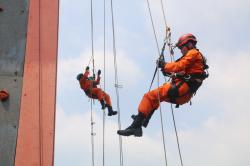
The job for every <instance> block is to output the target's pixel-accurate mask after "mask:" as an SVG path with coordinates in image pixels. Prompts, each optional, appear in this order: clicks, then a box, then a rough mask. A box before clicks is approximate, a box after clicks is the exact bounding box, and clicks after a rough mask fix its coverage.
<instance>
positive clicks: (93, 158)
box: [90, 0, 95, 166]
mask: <svg viewBox="0 0 250 166" xmlns="http://www.w3.org/2000/svg"><path fill="white" fill-rule="evenodd" d="M91 47H92V56H91V58H92V63H93V74H94V73H95V72H94V68H95V65H94V63H95V62H94V23H93V0H91ZM92 88H93V84H92V85H91V91H92ZM91 97H92V92H91ZM93 103H94V100H93V99H92V98H91V104H90V105H91V117H90V118H91V119H90V121H91V149H92V166H94V165H95V146H94V143H95V142H94V121H93Z"/></svg>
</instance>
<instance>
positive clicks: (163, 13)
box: [161, 0, 168, 28]
mask: <svg viewBox="0 0 250 166" xmlns="http://www.w3.org/2000/svg"><path fill="white" fill-rule="evenodd" d="M161 10H162V15H163V18H164V23H165V27H166V28H167V27H168V26H167V19H166V15H165V10H164V5H163V2H162V0H161Z"/></svg>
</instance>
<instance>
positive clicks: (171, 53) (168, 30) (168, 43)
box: [147, 0, 183, 166]
mask: <svg viewBox="0 0 250 166" xmlns="http://www.w3.org/2000/svg"><path fill="white" fill-rule="evenodd" d="M147 4H148V10H149V14H150V20H151V24H152V27H153V31H154V36H155V41H156V45H157V48H158V53H159V54H160V50H159V44H158V41H157V37H156V31H155V28H154V23H153V18H152V14H151V9H150V4H149V1H148V0H147ZM161 9H162V14H163V18H164V23H165V28H166V37H165V39H164V45H163V48H162V51H161V54H160V58H163V59H164V50H165V45H166V44H167V45H168V48H169V52H170V59H171V62H172V61H174V51H173V49H174V46H173V44H172V42H171V31H170V28H169V27H168V26H167V21H166V16H165V10H164V6H163V1H162V0H161ZM156 72H157V73H158V74H157V75H158V89H159V86H160V85H159V69H156V70H155V73H154V76H153V79H152V81H151V84H150V88H149V90H150V89H151V87H152V84H153V81H154V77H155V74H156ZM164 78H165V77H164ZM168 81H170V79H169V80H168ZM165 82H166V79H165ZM158 100H159V109H160V118H161V129H162V140H163V148H164V155H165V156H164V157H165V163H166V165H167V156H166V146H165V138H164V135H165V134H164V127H163V118H162V109H161V104H160V96H159V91H158ZM170 105H171V112H172V118H173V123H174V128H175V135H176V140H177V145H178V152H179V157H180V162H181V165H182V166H183V160H182V155H181V148H180V143H179V137H178V132H177V127H176V122H175V117H174V111H173V106H172V104H170Z"/></svg>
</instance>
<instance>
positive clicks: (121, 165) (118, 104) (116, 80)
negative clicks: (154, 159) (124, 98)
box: [110, 0, 123, 166]
mask: <svg viewBox="0 0 250 166" xmlns="http://www.w3.org/2000/svg"><path fill="white" fill-rule="evenodd" d="M110 2H111V16H112V34H113V54H114V68H115V89H116V102H117V112H118V128H119V130H121V112H120V102H119V90H118V88H119V84H118V83H119V82H118V72H117V70H118V69H117V56H116V42H115V26H114V12H113V0H111V1H110ZM119 146H120V166H123V147H122V137H121V136H120V135H119Z"/></svg>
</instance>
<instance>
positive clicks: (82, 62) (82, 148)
mask: <svg viewBox="0 0 250 166" xmlns="http://www.w3.org/2000/svg"><path fill="white" fill-rule="evenodd" d="M149 2H150V5H151V9H152V14H153V18H154V23H155V28H156V33H157V38H158V41H159V44H160V45H161V44H162V41H163V39H164V32H165V29H164V20H163V16H162V12H161V6H160V4H161V1H160V0H150V1H149ZM163 2H164V8H165V10H166V11H165V12H166V18H167V23H168V25H169V26H170V27H171V31H172V40H173V42H176V41H177V40H178V38H179V36H180V35H182V34H185V33H193V34H194V35H195V36H196V37H197V38H198V45H197V46H198V48H199V49H200V51H201V52H202V53H203V54H204V55H205V56H206V57H207V59H208V64H209V66H210V69H209V73H210V77H209V78H208V79H207V80H205V81H204V84H203V86H202V87H201V88H200V89H199V90H198V92H197V94H196V95H195V96H194V98H193V99H192V106H190V105H189V104H186V105H184V106H181V107H180V108H178V109H175V118H176V123H177V129H178V133H179V139H180V140H179V141H180V145H181V150H182V157H183V162H184V165H185V166H199V165H202V166H211V165H213V166H235V165H240V166H249V165H250V158H249V154H250V141H249V140H250V121H249V117H250V106H249V104H248V102H249V98H250V88H249V82H250V78H249V75H250V67H249V64H250V40H249V37H250V35H249V29H250V11H249V6H250V1H249V0H238V1H232V0H210V1H199V0H189V1H181V0H163ZM93 6H94V9H93V12H94V15H93V16H94V51H95V63H96V64H95V66H96V69H99V68H100V69H101V70H103V36H104V31H103V17H104V16H103V1H97V0H93ZM113 6H114V19H115V33H116V46H117V58H118V59H117V63H118V77H119V84H121V85H122V86H123V88H122V89H119V92H120V111H121V123H122V128H126V127H128V125H130V124H131V122H132V120H131V118H130V116H131V114H136V113H137V107H138V104H139V102H140V100H141V98H142V96H143V94H144V93H146V92H147V90H148V88H149V84H150V81H151V79H152V75H153V71H154V68H155V60H156V59H157V56H158V55H157V54H158V53H157V47H156V43H155V40H154V35H153V30H152V26H151V22H150V17H149V13H148V9H147V1H146V0H136V1H135V0H126V1H115V0H114V1H113ZM106 12H107V13H106V24H107V25H106V47H107V48H106V58H107V60H106V65H107V66H106V82H105V85H106V86H105V89H106V91H107V93H108V94H110V96H111V98H112V103H113V107H114V109H116V108H117V105H116V103H117V102H116V95H115V88H114V67H113V52H112V29H111V12H110V0H106ZM90 27H91V25H90V0H74V1H71V0H61V1H60V27H59V62H58V83H57V84H58V86H57V113H56V114H57V118H56V140H55V166H88V165H91V135H90V127H91V126H90V101H89V99H88V98H87V97H86V96H85V94H84V92H83V91H82V90H81V89H80V88H79V84H78V82H77V80H76V75H77V74H78V73H81V72H83V71H84V69H85V67H86V65H88V63H89V60H90V57H91V29H90ZM165 55H166V58H167V60H169V54H168V52H167V51H166V54H165ZM175 56H176V58H178V57H180V51H179V50H175ZM103 74H104V71H103V73H102V76H103ZM161 84H163V79H162V78H161ZM101 86H102V88H103V87H104V84H103V79H102V83H101ZM156 86H157V84H156V83H155V84H154V88H155V87H156ZM162 109H163V121H164V129H165V138H166V150H167V159H168V165H180V160H179V156H178V149H177V144H176V138H175V133H174V127H173V121H172V117H171V112H170V105H169V104H168V103H164V104H163V105H162ZM94 121H95V125H94V130H95V133H96V136H95V165H102V123H103V122H102V111H101V109H100V104H99V103H98V101H96V102H95V105H94ZM117 129H118V126H117V116H112V117H106V131H105V140H106V143H105V165H107V166H118V165H119V137H118V135H117V134H116V131H117ZM143 131H144V133H143V134H144V135H143V137H141V138H136V137H123V154H124V166H137V165H144V166H152V165H157V166H161V165H162V166H164V165H165V163H164V154H163V145H162V137H161V126H160V115H159V111H156V113H155V114H154V116H153V118H152V120H151V121H150V124H149V126H148V128H147V129H144V130H143Z"/></svg>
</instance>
